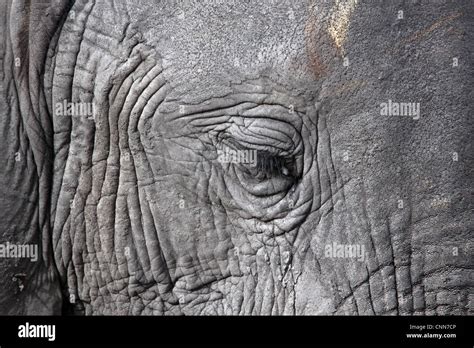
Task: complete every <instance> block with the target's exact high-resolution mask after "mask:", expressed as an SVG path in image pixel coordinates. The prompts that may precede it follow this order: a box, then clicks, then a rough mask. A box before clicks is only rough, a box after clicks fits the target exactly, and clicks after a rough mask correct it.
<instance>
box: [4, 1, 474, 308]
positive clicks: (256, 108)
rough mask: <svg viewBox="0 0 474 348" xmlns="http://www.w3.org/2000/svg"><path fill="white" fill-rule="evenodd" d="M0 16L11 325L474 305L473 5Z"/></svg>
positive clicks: (119, 5) (122, 9)
mask: <svg viewBox="0 0 474 348" xmlns="http://www.w3.org/2000/svg"><path fill="white" fill-rule="evenodd" d="M26 5H28V6H26ZM1 6H2V7H3V8H4V9H5V11H4V12H3V13H5V15H2V22H1V23H2V24H1V25H2V26H5V28H8V30H6V31H5V32H8V35H5V38H3V37H2V39H3V41H4V43H3V44H2V45H1V46H0V52H1V54H2V55H1V56H2V58H3V59H2V66H3V68H2V77H3V81H7V83H3V84H2V86H3V89H2V90H1V93H0V94H1V97H2V99H1V100H0V112H1V113H2V115H4V114H5V115H8V118H5V120H6V121H5V120H4V121H2V122H3V123H1V125H2V131H3V133H4V134H6V136H5V137H4V138H5V139H6V140H2V141H5V149H6V151H5V154H4V156H5V163H7V166H6V167H5V169H4V172H3V173H2V176H1V177H2V178H9V179H4V181H5V185H4V187H5V189H4V190H5V193H7V195H6V196H8V195H10V196H17V197H18V196H19V197H25V199H22V200H21V202H18V203H15V204H13V203H12V200H11V199H10V200H8V199H7V200H0V204H1V206H2V207H3V206H4V207H7V208H8V209H7V208H6V209H5V211H6V213H5V219H4V221H7V222H6V223H5V226H7V225H8V229H5V231H7V230H8V231H9V232H8V233H5V237H6V239H7V240H12V241H15V240H17V241H21V242H23V243H25V242H31V243H41V245H42V247H41V250H42V262H40V263H39V264H38V265H36V266H31V265H30V264H28V263H25V264H24V265H22V266H21V267H23V271H24V274H26V276H25V277H27V278H28V279H32V281H31V282H30V285H29V287H27V288H25V290H21V291H16V290H15V289H16V288H17V287H18V284H17V283H18V280H17V281H16V282H17V283H14V282H9V283H7V284H6V287H5V288H6V289H7V290H5V291H4V292H5V296H4V300H2V301H3V302H1V301H0V312H1V313H17V314H21V313H27V314H30V313H31V314H34V313H37V314H38V313H39V314H53V313H59V312H61V313H63V314H77V315H84V314H85V315H98V314H99V315H109V314H111V315H216V314H218V315H222V314H230V315H280V314H285V315H311V314H335V315H345V314H360V315H367V314H369V315H374V314H376V315H379V314H384V315H385V314H387V315H389V314H398V315H413V314H417V315H419V314H424V315H434V314H441V315H443V314H462V315H467V314H472V296H471V295H470V294H471V293H472V287H473V278H472V258H470V254H469V250H470V248H471V247H472V242H473V239H472V233H470V231H472V217H471V216H470V215H472V214H469V213H470V212H472V193H471V192H472V191H471V190H472V188H471V185H470V180H469V174H468V173H469V172H470V171H472V155H471V153H472V151H471V152H470V151H469V148H470V147H469V145H470V138H471V137H470V130H471V129H470V126H471V125H472V121H471V118H469V111H470V110H471V109H472V108H469V107H470V106H471V105H472V104H471V103H472V98H471V99H469V95H468V94H466V93H465V91H466V90H469V87H472V86H471V85H472V81H471V79H472V78H471V77H470V76H471V75H472V74H471V75H470V74H469V71H471V70H472V66H471V65H470V64H471V63H469V62H467V61H464V60H463V64H461V65H460V66H458V67H457V69H453V66H452V64H451V61H452V55H453V54H454V55H457V56H459V57H467V56H468V55H469V53H470V52H471V51H472V49H471V46H472V45H471V44H470V43H469V42H473V41H472V40H468V39H469V38H468V36H470V35H472V34H470V32H472V30H471V31H469V29H473V28H472V25H473V24H472V23H474V21H473V20H472V15H473V9H474V5H473V4H472V3H470V2H467V1H465V2H463V1H461V2H460V3H457V4H454V3H451V2H449V3H448V2H446V3H443V2H440V4H437V5H434V6H428V5H425V4H421V3H420V4H418V5H416V6H415V5H410V4H406V3H404V4H403V8H404V15H405V17H404V20H403V21H400V20H399V19H398V16H399V9H400V6H402V4H401V2H400V3H398V2H397V1H395V2H394V3H390V4H389V3H377V4H373V3H372V4H370V5H369V4H367V3H365V2H363V1H360V0H359V1H356V0H354V1H342V0H341V1H339V0H338V1H332V2H331V1H329V2H326V1H319V0H311V1H304V2H300V3H295V2H288V3H285V2H282V3H279V2H277V3H273V4H272V3H271V2H268V3H267V2H264V3H258V4H248V3H245V4H243V3H242V4H236V3H235V2H228V3H225V2H224V3H222V4H221V3H219V4H212V3H207V2H205V3H202V4H199V5H197V6H195V5H193V4H192V2H191V3H190V4H188V3H186V2H184V3H180V4H176V3H174V4H172V2H170V4H167V2H166V1H164V2H163V1H160V2H149V1H144V0H143V1H142V0H139V1H136V0H135V1H131V0H130V1H129V0H115V1H114V0H107V1H86V0H75V1H72V0H71V1H64V3H62V4H61V6H59V5H57V4H55V5H53V4H52V2H51V3H49V2H48V1H44V4H43V2H42V3H41V4H37V5H35V4H29V3H28V2H25V1H18V0H15V1H7V3H6V4H3V5H1ZM55 6H57V7H55ZM21 9H23V10H25V11H26V12H27V14H28V15H27V16H26V15H24V14H21V13H22V12H21V11H20V10H21ZM38 18H49V19H48V20H45V21H41V23H42V25H41V26H40V27H35V26H34V25H33V24H34V23H36V21H37V20H38ZM445 18H450V19H451V21H450V22H449V23H448V21H446V20H445ZM33 28H37V29H33ZM416 33H418V35H417V34H416ZM15 58H20V62H22V63H21V64H20V66H19V67H15ZM446 62H448V63H446ZM8 65H10V66H11V67H15V68H13V69H11V68H10V69H5V67H6V66H8ZM471 89H472V88H471ZM388 100H390V101H391V102H392V101H393V102H420V104H421V117H420V118H419V119H415V118H413V117H411V118H410V117H401V116H399V117H396V116H395V117H394V116H384V115H382V114H381V112H380V106H381V103H384V102H387V101H388ZM63 103H72V105H82V103H85V104H84V105H93V109H92V110H93V114H92V115H75V116H69V117H68V116H60V115H58V111H57V110H58V108H60V107H61V106H62V105H64V104H63ZM58 105H59V106H58ZM18 149H20V151H19V152H21V153H22V155H23V157H22V158H23V161H21V160H20V161H16V160H15V158H16V157H15V155H14V154H15V153H17V152H18ZM229 151H230V152H229ZM226 153H227V154H228V153H235V154H237V153H239V154H245V155H246V156H247V157H245V158H247V159H249V158H252V157H250V154H254V155H255V156H256V157H255V158H256V162H255V163H250V162H245V161H244V163H234V162H235V161H234V160H235V158H234V160H230V161H228V160H223V159H222V158H223V157H222V156H223V154H226ZM454 153H455V154H456V156H457V157H456V160H454V157H453V154H454ZM242 158H244V157H242ZM10 187H11V188H10ZM20 210H22V211H24V212H25V213H23V214H20V213H18V211H20ZM17 216H18V217H19V218H16V217H17ZM14 218H15V219H16V220H24V221H25V223H23V224H21V225H20V224H19V223H16V224H17V225H15V224H14V223H12V222H11V221H13V219H14ZM2 223H3V222H2ZM18 229H20V230H23V231H25V233H24V235H25V236H26V237H24V238H23V237H21V238H23V239H21V238H20V237H19V236H17V235H15V234H14V231H15V230H18ZM337 245H340V246H342V247H343V248H344V246H345V247H346V249H347V250H349V249H350V248H352V247H354V248H356V247H357V248H363V249H362V250H363V253H362V254H361V255H359V256H358V257H356V256H355V255H343V256H344V257H340V256H339V255H336V252H335V251H334V254H333V253H329V254H328V249H329V250H335V248H336V247H337ZM331 248H332V249H331ZM354 250H355V249H354ZM357 250H359V249H357ZM8 267H10V266H8ZM8 267H7V266H6V267H5V268H2V269H10V268H11V267H10V268H8ZM23 271H22V272H23ZM0 274H1V273H0ZM21 274H23V273H21ZM17 279H22V278H21V277H20V278H17ZM22 289H23V288H22ZM38 289H41V290H38ZM15 291H16V292H15ZM34 291H35V292H36V293H39V294H40V295H39V296H38V298H37V299H36V298H33V296H32V295H31V294H32V293H33V292H34ZM8 293H15V295H7V294H8ZM3 294H4V293H0V296H1V295H3ZM48 294H49V295H48ZM12 296H13V297H12ZM12 298H14V299H15V300H16V298H19V299H20V300H21V303H24V305H23V306H22V308H20V309H18V308H14V307H13V306H11V305H10V302H11V301H12ZM51 298H54V299H55V300H54V301H51ZM48 301H49V303H48Z"/></svg>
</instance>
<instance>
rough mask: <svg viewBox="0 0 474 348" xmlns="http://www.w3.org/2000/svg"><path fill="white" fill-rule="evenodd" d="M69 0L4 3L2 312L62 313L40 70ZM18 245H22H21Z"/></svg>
mask: <svg viewBox="0 0 474 348" xmlns="http://www.w3.org/2000/svg"><path fill="white" fill-rule="evenodd" d="M69 8H70V3H69V2H68V1H50V0H40V1H28V0H7V1H1V3H0V32H1V33H2V34H1V35H0V59H1V60H0V62H1V64H0V78H1V82H0V132H1V134H2V136H1V137H0V148H1V149H2V151H1V152H0V158H1V159H0V163H2V166H1V167H0V180H1V184H0V190H1V192H0V279H1V280H2V286H1V287H0V314H2V315H17V314H58V312H60V310H61V294H60V291H59V284H58V280H57V276H56V271H55V267H54V265H53V258H52V256H51V255H52V253H51V245H50V240H51V238H50V220H49V211H50V209H49V199H50V198H49V197H50V188H51V178H52V171H53V166H52V151H51V148H52V125H51V118H50V115H49V113H48V110H47V107H46V102H45V98H44V95H43V88H42V87H43V83H42V78H43V75H44V70H45V61H46V57H47V53H48V51H49V49H50V48H51V45H54V37H55V33H56V32H57V31H58V29H59V28H60V26H61V23H62V18H64V16H65V13H67V11H68V9H69ZM20 246H21V247H20Z"/></svg>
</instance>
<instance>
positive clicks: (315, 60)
mask: <svg viewBox="0 0 474 348" xmlns="http://www.w3.org/2000/svg"><path fill="white" fill-rule="evenodd" d="M317 28H318V27H317V17H316V14H315V13H314V11H312V10H310V14H309V16H308V19H307V20H306V23H305V27H304V36H305V42H306V45H305V46H306V55H307V57H308V60H309V68H310V70H311V72H312V73H313V74H314V76H315V77H316V78H320V77H322V76H323V75H324V74H325V73H326V66H325V65H324V63H323V62H322V61H321V57H320V55H319V45H318V43H320V41H322V38H320V37H319V38H318V30H317ZM317 39H320V41H319V40H317Z"/></svg>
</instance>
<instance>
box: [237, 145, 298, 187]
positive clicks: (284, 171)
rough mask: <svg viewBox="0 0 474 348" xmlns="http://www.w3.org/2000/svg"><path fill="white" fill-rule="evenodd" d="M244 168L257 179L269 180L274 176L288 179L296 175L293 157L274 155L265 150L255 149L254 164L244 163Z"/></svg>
mask: <svg viewBox="0 0 474 348" xmlns="http://www.w3.org/2000/svg"><path fill="white" fill-rule="evenodd" d="M244 169H245V170H246V172H247V174H248V175H250V176H252V177H254V178H255V179H257V180H258V181H264V180H271V179H273V178H275V177H282V178H288V179H289V180H290V179H292V178H295V176H296V172H295V170H296V166H295V161H294V158H291V157H290V158H286V157H283V156H276V155H273V154H271V153H269V152H267V151H257V156H256V162H255V164H254V165H253V166H251V165H245V166H244Z"/></svg>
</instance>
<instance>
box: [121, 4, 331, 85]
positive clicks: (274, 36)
mask: <svg viewBox="0 0 474 348" xmlns="http://www.w3.org/2000/svg"><path fill="white" fill-rule="evenodd" d="M165 3H169V2H165ZM170 3H173V2H170ZM323 10H324V9H323V8H319V12H318V10H315V8H314V7H313V6H311V4H310V3H309V2H306V1H301V2H296V1H269V0H266V1H258V2H255V3H247V2H245V3H239V2H236V1H226V2H224V1H219V2H217V3H216V2H215V1H204V2H199V4H195V3H193V1H184V2H175V6H164V5H163V6H159V5H157V4H150V3H148V2H146V3H143V6H142V5H141V4H140V5H139V6H137V5H134V6H133V7H132V6H131V7H130V10H129V11H130V20H131V22H132V23H135V24H136V26H137V29H138V30H139V31H140V32H141V33H142V34H143V36H144V39H145V40H146V42H147V43H149V44H150V45H151V46H153V47H155V48H156V50H157V52H158V53H159V55H160V56H161V57H162V59H163V67H164V70H165V74H166V76H167V80H169V81H172V82H173V83H174V84H175V85H186V87H187V88H188V89H189V91H193V90H195V89H196V88H198V89H199V91H200V92H202V90H203V88H212V87H214V89H215V90H222V88H223V87H225V85H227V84H229V83H233V82H238V81H239V80H248V79H253V78H256V77H261V76H262V75H263V76H268V77H269V78H270V79H271V80H273V81H275V82H278V83H279V84H282V85H286V86H288V89H289V90H292V89H295V88H296V89H298V88H301V90H308V84H312V83H314V82H315V81H317V80H318V79H319V78H321V77H322V76H323V75H324V73H325V71H326V67H325V63H324V62H323V61H322V59H321V57H320V56H319V52H320V51H321V50H320V48H321V49H322V47H321V46H322V45H328V44H329V42H330V41H331V36H330V35H329V19H328V18H326V19H328V20H327V21H325V20H324V19H325V17H324V16H323V14H324V13H326V12H327V13H329V12H330V11H329V12H328V11H326V12H324V11H323ZM328 10H330V8H329V6H328ZM315 11H316V12H315ZM152 13H154V14H156V15H155V16H153V15H150V14H152ZM317 13H319V14H317ZM322 28H323V29H322ZM189 91H186V92H189Z"/></svg>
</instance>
